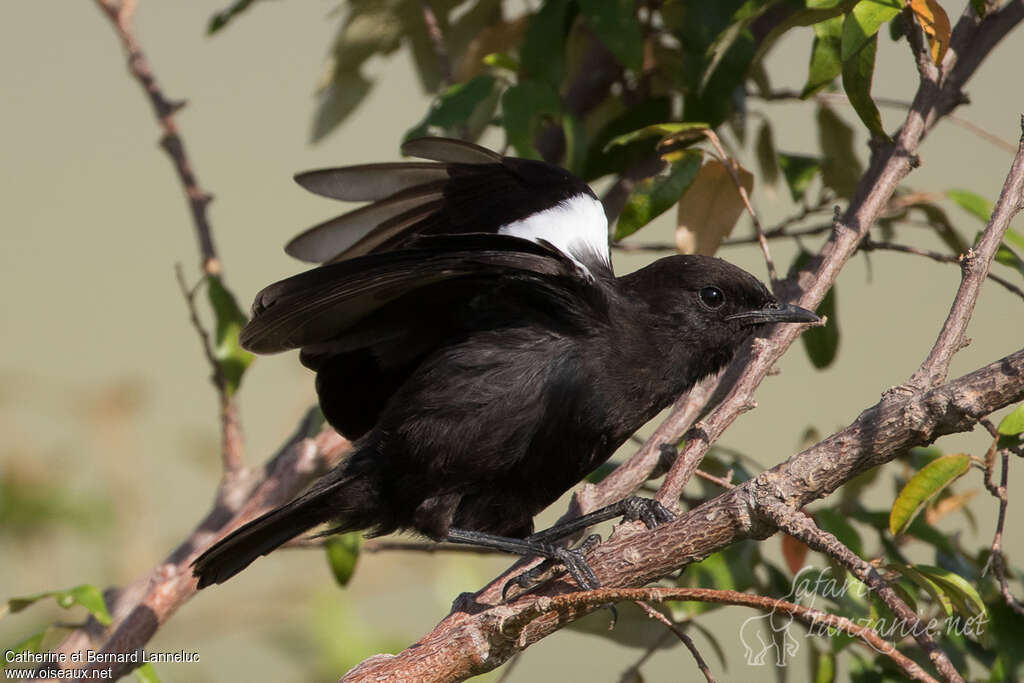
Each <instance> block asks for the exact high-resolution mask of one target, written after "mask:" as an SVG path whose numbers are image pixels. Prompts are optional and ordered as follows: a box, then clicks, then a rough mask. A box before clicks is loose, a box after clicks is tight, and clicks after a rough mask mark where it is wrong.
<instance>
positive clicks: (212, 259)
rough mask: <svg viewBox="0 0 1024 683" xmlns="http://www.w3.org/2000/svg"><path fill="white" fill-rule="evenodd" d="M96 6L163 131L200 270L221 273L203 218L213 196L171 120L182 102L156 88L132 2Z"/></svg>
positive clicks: (101, 1) (105, 1)
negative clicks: (185, 204)
mask: <svg viewBox="0 0 1024 683" xmlns="http://www.w3.org/2000/svg"><path fill="white" fill-rule="evenodd" d="M96 4H97V5H99V8H100V9H101V10H103V13H104V14H106V15H107V17H109V18H110V20H111V22H113V24H114V29H115V30H116V31H117V35H118V37H119V38H120V39H121V44H122V46H123V47H124V51H125V54H127V56H128V71H129V72H130V73H131V75H132V76H134V77H135V80H137V81H138V82H139V85H140V86H142V89H143V90H144V91H145V93H146V95H147V96H148V97H149V101H150V104H152V105H153V112H154V113H155V114H156V118H157V122H158V123H159V124H160V127H161V128H162V129H163V131H164V134H163V137H162V138H161V139H160V145H161V146H162V147H163V148H164V150H165V151H166V152H167V154H168V155H170V157H171V161H172V162H173V163H174V168H175V170H176V171H177V172H178V178H179V179H180V180H181V184H182V187H183V188H184V189H185V197H186V198H187V199H188V204H189V208H190V209H191V211H192V222H193V223H194V224H195V229H196V238H197V239H198V241H199V253H200V257H201V259H200V267H201V269H202V271H203V272H204V273H206V274H207V275H217V274H219V273H220V272H221V264H220V259H219V258H218V256H217V248H216V246H215V245H214V242H213V232H212V230H211V229H210V222H209V220H208V218H207V216H206V208H207V206H208V205H209V203H210V201H211V200H212V199H213V195H211V194H209V193H208V192H206V191H205V190H203V189H202V188H201V187H200V185H199V181H198V180H197V179H196V175H195V172H194V171H193V170H192V163H191V162H190V161H189V158H188V154H187V153H186V151H185V142H184V140H182V139H181V136H179V135H178V126H177V124H176V123H175V121H174V113H175V112H177V111H178V110H179V109H181V108H182V107H183V106H185V103H184V102H180V101H172V100H170V99H168V98H167V97H166V96H165V95H164V94H163V91H162V90H161V89H160V86H159V85H157V82H156V76H154V75H153V71H152V70H151V69H150V66H149V62H148V61H147V59H146V55H145V53H143V51H142V48H141V47H139V44H138V42H137V41H136V39H135V35H134V33H133V29H132V19H133V17H134V14H135V0H121V2H120V3H119V4H118V3H115V2H113V0H96Z"/></svg>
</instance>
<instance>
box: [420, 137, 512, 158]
mask: <svg viewBox="0 0 1024 683" xmlns="http://www.w3.org/2000/svg"><path fill="white" fill-rule="evenodd" d="M402 154H404V155H406V156H410V157H416V158H418V159H431V160H433V161H441V162H444V163H449V164H498V163H501V159H502V156H501V155H500V154H498V153H497V152H492V151H491V150H489V149H487V148H486V147H481V146H480V145H474V144H473V143H472V142H466V141H465V140H456V139H455V138H416V139H415V140H409V141H408V142H406V143H405V144H403V145H402Z"/></svg>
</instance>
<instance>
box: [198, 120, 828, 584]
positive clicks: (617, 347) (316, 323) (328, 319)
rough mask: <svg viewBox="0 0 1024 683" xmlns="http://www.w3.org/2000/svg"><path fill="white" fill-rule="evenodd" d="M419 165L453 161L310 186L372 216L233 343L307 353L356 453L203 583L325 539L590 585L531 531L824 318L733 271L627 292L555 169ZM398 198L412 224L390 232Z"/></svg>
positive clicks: (201, 562)
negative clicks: (715, 381)
mask: <svg viewBox="0 0 1024 683" xmlns="http://www.w3.org/2000/svg"><path fill="white" fill-rule="evenodd" d="M411 148H412V151H413V152H415V153H419V154H421V155H423V156H428V157H430V158H433V159H437V160H438V161H439V162H440V163H437V164H430V163H423V162H411V163H399V164H374V165H369V166H361V167H349V168H344V169H333V170H325V171H314V172H311V173H309V174H302V175H300V176H298V178H297V179H298V180H299V182H300V183H301V184H303V185H304V186H305V187H307V188H309V189H311V190H313V191H315V192H317V193H319V194H324V195H327V196H332V197H337V198H343V199H366V200H370V201H373V202H374V203H373V204H370V205H369V207H368V208H364V209H359V210H357V212H358V211H361V212H362V214H361V215H357V216H356V219H354V220H353V219H344V217H342V220H336V221H334V222H333V223H332V222H330V221H329V222H328V223H327V224H321V226H318V227H315V228H313V229H311V230H310V231H307V232H306V233H304V236H300V237H299V238H296V240H293V242H292V243H291V245H292V247H293V249H292V251H293V252H294V251H296V250H297V251H300V252H301V254H300V255H302V256H303V257H305V258H308V259H310V260H316V261H322V262H328V263H327V265H324V266H321V267H319V268H316V269H314V270H311V271H308V272H305V273H301V274H299V275H296V276H294V277H291V278H288V279H286V280H283V281H281V282H278V283H276V284H273V285H270V286H269V287H267V288H266V289H264V290H263V291H262V292H261V293H260V294H259V295H258V296H257V298H256V301H255V303H254V304H253V318H252V320H251V322H250V323H249V324H248V326H247V327H246V328H245V330H244V331H243V333H242V338H241V341H242V344H243V345H244V346H246V347H247V348H250V349H252V350H254V351H257V352H263V353H268V352H275V351H282V350H286V349H292V348H299V349H301V354H300V358H301V360H302V362H303V364H305V365H306V366H307V367H309V368H311V369H312V370H315V371H316V373H317V375H316V389H317V393H318V395H319V399H320V405H321V407H322V409H323V412H324V414H325V416H326V417H327V419H328V421H329V422H330V423H331V424H332V425H333V426H334V427H335V428H337V429H338V431H339V432H341V433H342V434H343V435H345V436H346V437H348V438H350V439H353V440H354V442H355V444H354V450H353V453H352V455H351V456H350V457H349V458H348V459H347V460H345V461H344V462H343V463H341V464H340V465H338V466H337V467H336V468H335V469H334V470H333V471H332V472H330V473H328V474H327V475H325V476H324V477H323V478H321V479H320V480H319V481H317V482H316V483H314V484H313V486H312V487H311V488H310V489H309V490H308V491H307V492H306V493H304V494H303V495H301V496H299V497H298V498H297V499H296V500H294V501H293V502H291V503H288V504H287V505H285V506H283V507H281V508H278V509H276V510H273V511H271V512H269V513H267V514H266V515H264V516H263V517H260V518H258V519H256V520H254V521H253V522H250V523H249V524H247V525H246V526H243V527H242V528H240V529H239V530H237V531H236V532H234V533H232V534H231V535H229V536H228V537H226V538H225V539H223V540H221V541H219V542H218V543H217V544H216V545H214V546H213V547H212V548H211V549H210V550H208V551H207V552H205V553H204V554H203V555H201V556H200V557H199V559H198V560H197V561H196V563H195V573H196V575H197V576H198V577H199V586H200V587H203V586H205V585H208V584H211V583H219V582H221V581H224V580H226V579H227V578H230V577H231V576H233V575H234V574H235V573H237V572H238V571H240V570H241V569H243V568H244V567H246V566H247V565H248V564H249V563H250V562H252V561H253V560H254V559H255V558H256V557H258V556H260V555H262V554H266V553H267V552H270V551H271V550H273V549H274V548H276V547H278V546H279V545H281V544H282V543H284V542H286V541H288V540H289V539H291V538H293V537H294V536H296V535H298V534H300V533H302V532H304V531H307V530H309V529H311V528H312V527H314V526H317V525H319V524H322V523H330V524H332V525H333V529H335V530H337V531H348V530H367V531H368V532H370V533H371V534H384V533H390V532H392V531H396V530H412V531H416V532H418V533H421V534H423V535H425V536H427V537H429V538H432V539H435V540H445V539H447V540H453V541H457V542H478V543H483V544H486V545H490V546H492V547H498V548H501V549H505V550H509V551H511V552H519V553H524V554H525V553H536V554H541V555H545V556H547V557H549V558H555V559H559V560H562V561H565V562H566V563H567V566H568V568H569V569H570V571H572V572H573V576H574V577H575V578H576V579H577V581H579V582H580V583H581V584H584V585H585V586H588V585H589V586H592V585H594V583H595V581H594V580H592V574H589V570H588V569H587V568H586V566H585V563H584V562H582V560H581V559H580V558H579V557H577V556H567V555H566V554H565V553H564V551H563V550H561V549H560V548H557V547H556V546H553V545H551V541H553V540H555V539H557V538H558V537H559V536H560V535H563V534H562V531H564V530H558V531H556V532H552V533H548V532H541V533H539V534H536V535H534V534H533V517H534V516H535V515H536V514H537V513H538V512H540V511H541V510H542V509H544V508H545V507H546V506H548V505H550V504H551V503H552V502H554V500H556V499H557V498H558V497H559V496H560V495H561V494H562V493H564V492H565V491H567V490H568V489H569V488H571V487H572V486H573V485H575V484H576V483H577V482H579V481H580V480H581V479H582V478H583V477H584V476H586V475H587V474H588V473H589V472H591V471H592V470H593V469H594V468H596V467H597V466H598V465H600V464H601V463H603V462H604V461H605V460H606V459H607V458H608V457H609V456H610V455H611V454H612V453H613V452H614V451H615V449H616V448H618V447H619V446H620V445H621V444H622V443H623V442H624V441H625V440H626V439H627V438H628V437H629V436H630V434H632V433H633V432H634V431H635V430H636V429H637V428H638V427H639V426H641V425H642V424H644V423H645V422H646V421H647V420H649V419H650V418H652V417H653V416H654V415H655V414H656V413H657V412H658V411H659V410H661V409H663V408H664V407H665V406H667V405H668V404H669V403H670V402H671V401H672V400H673V399H674V398H675V397H676V396H678V395H679V394H681V393H682V392H684V391H686V390H687V389H688V388H689V387H691V386H692V385H693V384H694V383H695V382H697V381H698V380H700V379H701V378H702V377H704V376H706V375H708V374H711V373H713V372H715V371H717V370H718V369H720V368H721V367H723V366H724V365H725V364H726V363H727V362H728V361H729V360H730V358H731V357H732V355H733V354H734V352H735V351H736V349H737V348H738V347H739V346H740V345H741V344H742V343H743V341H744V340H745V339H746V338H747V337H748V336H749V334H750V332H751V331H752V330H753V329H754V328H755V327H757V326H758V325H761V324H765V323H771V322H813V321H815V320H817V317H816V316H814V314H813V313H810V312H809V311H805V310H803V309H800V308H797V307H795V306H782V305H780V304H778V303H777V302H776V301H775V299H774V298H773V297H772V296H771V294H770V293H769V292H768V290H767V289H766V288H765V287H764V286H763V285H762V284H761V283H760V282H759V281H758V280H757V279H756V278H754V277H753V276H751V275H750V274H748V273H746V272H745V271H743V270H741V269H739V268H736V267H735V266H732V265H730V264H728V263H726V262H725V261H722V260H720V259H715V258H709V257H703V256H671V257H668V258H663V259H660V260H658V261H656V262H654V263H652V264H651V265H649V266H647V267H646V268H643V269H641V270H638V271H636V272H634V273H631V274H629V275H626V276H623V277H615V276H614V274H613V273H612V270H611V264H610V260H609V258H608V251H607V236H606V235H607V224H606V223H605V222H604V217H603V213H601V212H600V204H599V203H598V202H597V200H596V198H595V197H594V195H593V193H592V192H591V191H590V189H589V188H588V187H587V186H586V185H585V184H584V183H582V181H580V180H578V179H576V178H575V177H573V176H571V175H570V174H569V173H567V172H566V171H564V170H562V169H558V168H556V167H553V166H549V165H547V164H544V163H542V162H536V161H526V160H521V159H510V158H502V157H499V156H497V155H495V154H494V153H493V152H490V151H488V150H484V149H483V148H479V147H476V146H472V145H469V144H468V143H461V142H456V141H444V140H426V141H414V142H413V143H411ZM396 197H397V198H398V199H397V200H396V199H395V198H396ZM389 203H390V205H397V204H401V207H400V211H399V212H398V213H394V214H392V215H391V217H383V218H382V216H385V214H387V210H386V207H387V206H389ZM382 206H383V207H385V209H381V207H382ZM365 216H370V217H371V219H370V220H362V217H365ZM388 221H391V223H390V224H388ZM325 225H330V226H331V227H323V226H325ZM382 225H384V229H382V227H381V226H382ZM338 226H341V227H338ZM339 230H340V234H339V232H338V231H339ZM384 233H386V234H384ZM375 235H376V236H378V237H380V236H382V235H383V238H382V239H375V238H374V236H375ZM296 244H299V245H300V247H299V248H298V249H295V248H294V247H295V245H296ZM625 509H627V508H621V507H620V508H617V511H619V512H621V511H623V510H625ZM628 510H635V508H634V507H628ZM635 514H639V515H640V516H641V517H644V519H645V521H649V522H650V523H656V522H657V521H658V519H662V518H664V517H663V515H661V513H656V514H651V513H650V512H649V511H648V512H644V513H635ZM634 516H635V515H634Z"/></svg>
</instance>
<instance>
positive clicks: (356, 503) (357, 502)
mask: <svg viewBox="0 0 1024 683" xmlns="http://www.w3.org/2000/svg"><path fill="white" fill-rule="evenodd" d="M344 470H345V467H344V465H342V466H341V467H339V469H337V470H334V471H333V472H330V473H328V474H327V475H325V476H324V477H323V479H321V480H320V481H318V482H316V483H315V484H314V485H313V487H312V488H311V489H310V490H309V491H307V492H306V493H304V494H302V495H301V496H299V497H298V498H296V499H295V500H293V501H292V502H290V503H287V504H285V505H282V506H281V507H279V508H276V509H274V510H271V511H270V512H268V513H266V514H264V515H263V516H261V517H258V518H256V519H254V520H253V521H251V522H249V523H248V524H246V525H244V526H242V527H240V528H238V529H236V530H235V531H233V532H232V533H231V534H229V535H228V536H226V537H224V538H222V539H221V540H219V541H217V543H215V544H214V545H213V546H211V547H210V548H209V549H208V550H207V551H206V552H204V553H203V554H202V555H200V556H199V557H198V558H196V560H195V562H193V563H192V573H193V575H195V576H196V577H198V579H199V583H198V588H205V587H206V586H209V585H211V584H215V583H223V582H224V581H227V580H228V579H230V578H231V577H232V576H234V575H235V574H237V573H238V572H240V571H242V570H243V569H245V568H246V567H248V566H249V565H250V564H251V563H252V562H253V560H255V559H257V558H258V557H260V556H262V555H266V554H267V553H269V552H270V551H272V550H274V549H276V548H278V547H280V546H281V545H283V544H285V543H287V542H288V541H290V540H291V539H293V538H295V537H296V536H298V535H299V534H301V533H303V532H305V531H309V530H310V529H312V528H313V527H315V526H317V525H318V524H322V523H324V522H326V521H328V520H337V522H338V526H337V527H335V528H334V529H332V532H333V531H351V530H355V529H362V528H365V526H366V523H367V522H368V521H369V520H368V519H363V518H364V517H365V516H366V515H365V514H359V513H356V514H346V513H348V512H352V511H354V510H359V512H360V513H364V512H366V511H368V508H372V507H373V506H372V505H367V503H370V501H368V500H364V499H365V498H366V497H367V495H372V493H371V492H370V491H369V490H368V488H369V487H367V486H365V485H361V484H364V483H363V482H361V481H359V479H360V477H358V475H356V476H353V475H351V474H348V473H346V472H345V471H344ZM360 508H361V509H360Z"/></svg>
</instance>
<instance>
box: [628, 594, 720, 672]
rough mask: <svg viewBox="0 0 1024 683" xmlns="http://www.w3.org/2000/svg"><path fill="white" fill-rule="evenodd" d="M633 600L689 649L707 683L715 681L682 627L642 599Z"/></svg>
mask: <svg viewBox="0 0 1024 683" xmlns="http://www.w3.org/2000/svg"><path fill="white" fill-rule="evenodd" d="M634 602H635V603H636V604H637V605H639V606H640V609H642V610H643V611H644V612H646V613H647V616H649V617H650V618H651V619H656V620H657V621H660V622H661V623H663V624H665V627H666V628H667V629H668V630H669V631H671V632H672V633H673V634H675V636H676V638H678V639H679V640H680V641H681V642H682V643H683V645H685V646H686V649H687V650H689V651H690V654H692V655H693V658H694V659H695V660H697V668H698V669H700V672H701V673H702V674H704V679H705V680H706V681H707V682H708V683H715V677H714V676H713V675H712V674H711V668H710V667H709V666H708V663H707V662H706V661H704V658H703V657H701V655H700V650H698V649H697V645H696V644H694V642H693V638H691V637H690V636H688V635H687V634H686V632H685V631H683V629H681V628H679V625H678V624H676V623H675V622H673V621H672V620H671V619H669V618H668V617H666V616H665V615H664V614H662V613H661V612H659V611H658V610H656V609H654V608H653V607H651V606H650V605H648V604H647V603H646V602H644V601H643V600H635V601H634Z"/></svg>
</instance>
